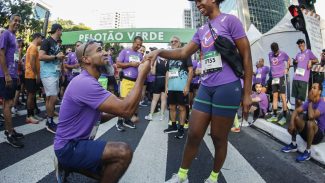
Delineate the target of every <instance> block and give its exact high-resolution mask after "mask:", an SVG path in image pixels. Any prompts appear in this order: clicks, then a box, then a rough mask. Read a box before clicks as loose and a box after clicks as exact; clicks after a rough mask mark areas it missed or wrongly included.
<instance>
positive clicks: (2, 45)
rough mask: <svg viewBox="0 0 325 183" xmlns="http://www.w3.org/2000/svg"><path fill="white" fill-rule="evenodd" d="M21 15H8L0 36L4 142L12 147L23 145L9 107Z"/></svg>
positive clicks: (15, 85) (15, 86)
mask: <svg viewBox="0 0 325 183" xmlns="http://www.w3.org/2000/svg"><path fill="white" fill-rule="evenodd" d="M20 21H21V17H20V15H18V14H13V15H11V17H10V21H9V28H8V30H5V31H4V32H3V33H2V34H1V36H0V97H2V98H3V116H4V125H5V131H4V133H5V136H6V142H7V143H9V144H10V145H11V146H13V147H18V148H21V147H24V144H23V143H22V142H21V141H20V138H23V137H24V135H23V134H21V133H18V132H16V131H15V129H14V128H13V125H12V116H11V108H12V107H13V102H14V97H15V93H16V88H17V80H18V79H17V78H18V74H17V63H16V62H15V60H18V50H17V41H16V35H15V34H16V32H17V31H18V28H19V26H20Z"/></svg>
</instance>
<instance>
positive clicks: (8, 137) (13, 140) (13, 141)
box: [5, 131, 24, 148]
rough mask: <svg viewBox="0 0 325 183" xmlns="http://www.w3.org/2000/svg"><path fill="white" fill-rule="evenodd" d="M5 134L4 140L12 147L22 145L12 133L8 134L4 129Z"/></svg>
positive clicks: (20, 146)
mask: <svg viewBox="0 0 325 183" xmlns="http://www.w3.org/2000/svg"><path fill="white" fill-rule="evenodd" d="M5 135H6V142H7V143H8V144H10V145H11V146H12V147H16V148H22V147H24V144H23V143H22V142H21V141H20V140H19V139H18V138H17V137H15V136H14V134H11V135H9V133H8V132H7V131H5Z"/></svg>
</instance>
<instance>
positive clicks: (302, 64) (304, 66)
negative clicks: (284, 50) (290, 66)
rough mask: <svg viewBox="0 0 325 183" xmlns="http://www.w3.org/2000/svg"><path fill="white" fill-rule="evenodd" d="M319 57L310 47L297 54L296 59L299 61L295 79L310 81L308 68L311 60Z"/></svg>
mask: <svg viewBox="0 0 325 183" xmlns="http://www.w3.org/2000/svg"><path fill="white" fill-rule="evenodd" d="M315 59H317V57H315V55H314V54H313V52H312V51H311V50H309V49H306V50H305V51H303V52H300V53H298V54H297V55H296V60H297V62H298V65H297V69H296V72H295V76H294V77H293V79H294V80H299V81H305V82H308V81H309V75H310V69H308V62H309V60H315Z"/></svg>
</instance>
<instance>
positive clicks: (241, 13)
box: [190, 0, 290, 33]
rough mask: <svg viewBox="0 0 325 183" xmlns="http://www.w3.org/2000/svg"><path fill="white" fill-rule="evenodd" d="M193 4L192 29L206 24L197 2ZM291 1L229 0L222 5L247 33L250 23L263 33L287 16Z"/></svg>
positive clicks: (223, 9)
mask: <svg viewBox="0 0 325 183" xmlns="http://www.w3.org/2000/svg"><path fill="white" fill-rule="evenodd" d="M190 3H191V13H192V28H198V27H200V26H201V25H203V24H204V23H205V22H206V18H205V17H204V16H202V15H201V13H200V12H199V10H198V9H197V7H196V5H195V2H190ZM289 5H290V0H272V1H271V0H227V1H225V2H223V3H221V5H220V8H221V11H222V12H224V13H229V14H233V15H235V16H237V17H238V18H239V19H240V20H241V21H242V23H243V25H244V27H245V29H246V31H247V30H248V28H249V25H250V23H252V24H254V25H255V27H256V28H257V29H258V30H259V31H260V32H261V33H265V32H267V31H269V30H270V29H272V28H273V27H274V26H275V25H276V24H277V23H278V22H279V21H280V20H281V19H282V18H283V17H284V15H285V14H286V12H287V11H288V7H289Z"/></svg>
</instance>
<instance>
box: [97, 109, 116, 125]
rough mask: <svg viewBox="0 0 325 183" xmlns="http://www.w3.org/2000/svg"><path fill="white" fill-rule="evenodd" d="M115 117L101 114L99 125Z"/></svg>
mask: <svg viewBox="0 0 325 183" xmlns="http://www.w3.org/2000/svg"><path fill="white" fill-rule="evenodd" d="M115 117H116V115H114V114H109V113H105V112H102V113H101V115H100V124H102V123H105V122H107V121H109V120H111V119H113V118H115Z"/></svg>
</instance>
